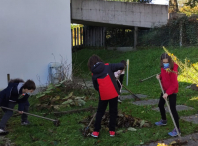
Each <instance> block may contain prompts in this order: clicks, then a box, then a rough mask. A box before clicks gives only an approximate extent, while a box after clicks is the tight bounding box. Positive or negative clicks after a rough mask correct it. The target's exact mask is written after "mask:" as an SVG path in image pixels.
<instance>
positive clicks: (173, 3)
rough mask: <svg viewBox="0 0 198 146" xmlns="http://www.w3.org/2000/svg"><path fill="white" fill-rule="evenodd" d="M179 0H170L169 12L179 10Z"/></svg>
mask: <svg viewBox="0 0 198 146" xmlns="http://www.w3.org/2000/svg"><path fill="white" fill-rule="evenodd" d="M178 11H179V9H178V3H177V0H169V13H173V12H178Z"/></svg>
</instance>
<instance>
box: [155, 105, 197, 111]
mask: <svg viewBox="0 0 198 146" xmlns="http://www.w3.org/2000/svg"><path fill="white" fill-rule="evenodd" d="M176 109H177V111H185V110H193V109H194V108H192V107H188V106H185V105H177V106H176ZM153 110H156V111H159V108H158V107H156V108H153ZM165 110H166V112H169V111H168V107H165Z"/></svg>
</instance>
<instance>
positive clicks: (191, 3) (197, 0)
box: [185, 0, 198, 8]
mask: <svg viewBox="0 0 198 146" xmlns="http://www.w3.org/2000/svg"><path fill="white" fill-rule="evenodd" d="M185 4H186V6H190V7H191V8H194V7H196V6H197V5H198V0H189V1H188V2H187V3H185Z"/></svg>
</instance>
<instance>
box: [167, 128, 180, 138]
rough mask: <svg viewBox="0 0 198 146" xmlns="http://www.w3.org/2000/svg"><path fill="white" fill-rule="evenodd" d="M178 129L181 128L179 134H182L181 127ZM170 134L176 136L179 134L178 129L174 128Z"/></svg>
mask: <svg viewBox="0 0 198 146" xmlns="http://www.w3.org/2000/svg"><path fill="white" fill-rule="evenodd" d="M178 130H179V134H180V135H181V132H180V129H178ZM168 135H170V136H172V137H175V136H178V133H177V131H176V129H175V128H174V129H173V131H172V132H169V133H168Z"/></svg>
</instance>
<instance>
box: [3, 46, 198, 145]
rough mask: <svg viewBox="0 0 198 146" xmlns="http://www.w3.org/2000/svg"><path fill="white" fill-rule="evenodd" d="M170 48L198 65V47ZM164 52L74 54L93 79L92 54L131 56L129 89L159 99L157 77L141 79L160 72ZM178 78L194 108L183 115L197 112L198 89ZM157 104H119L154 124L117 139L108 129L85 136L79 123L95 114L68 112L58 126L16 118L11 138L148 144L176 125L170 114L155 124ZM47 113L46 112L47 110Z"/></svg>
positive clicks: (113, 58) (112, 59)
mask: <svg viewBox="0 0 198 146" xmlns="http://www.w3.org/2000/svg"><path fill="white" fill-rule="evenodd" d="M167 49H168V50H169V51H170V52H172V53H173V54H174V55H176V56H177V57H178V58H179V59H181V60H183V59H185V58H186V57H187V58H189V59H190V60H191V62H193V63H195V64H198V56H197V54H198V48H194V47H188V48H177V49H175V48H167ZM161 53H163V49H162V48H152V49H142V50H138V51H134V52H126V53H121V52H116V51H107V50H102V49H100V50H91V49H83V50H81V51H78V52H76V53H73V65H74V66H75V67H78V68H80V69H81V73H83V75H84V76H85V77H87V79H89V80H91V74H90V72H89V71H88V68H87V61H88V58H89V57H90V56H91V55H92V54H97V55H99V56H100V57H101V58H102V59H103V60H104V61H105V62H109V63H116V62H120V61H121V60H122V59H129V60H130V67H129V69H130V70H129V86H128V88H129V89H130V90H131V91H132V92H134V93H141V94H146V95H148V98H147V99H158V98H159V95H160V92H161V91H160V86H159V83H158V81H157V79H156V78H155V77H153V78H151V79H149V80H147V81H144V82H140V80H141V79H144V78H147V77H149V76H151V75H153V74H156V73H159V72H160V68H159V62H160V60H159V59H160V55H161ZM76 75H78V74H76ZM178 80H179V93H178V98H177V104H183V105H187V106H190V107H193V108H194V110H191V111H182V112H179V116H180V117H181V116H188V115H193V114H195V113H197V111H198V101H191V100H189V99H190V98H192V97H196V96H198V92H197V91H192V90H190V89H185V87H186V86H188V85H190V84H191V82H190V81H189V80H187V79H185V78H182V76H181V75H180V76H179V77H178ZM124 84H125V83H124ZM95 93H96V92H95ZM96 98H98V95H96ZM32 103H33V102H32ZM90 105H93V106H97V100H96V101H93V100H92V101H88V102H87V103H86V105H85V106H84V107H88V106H90ZM153 107H157V105H155V106H136V105H133V104H131V100H125V101H123V102H122V104H119V109H120V110H122V111H123V112H125V113H126V114H130V115H132V116H134V117H137V118H141V119H144V120H147V121H149V122H150V123H152V127H150V128H141V129H140V128H138V129H137V131H136V132H129V131H128V132H126V133H123V134H120V135H118V136H116V137H113V138H111V137H109V134H108V131H105V130H101V132H100V137H99V138H98V139H94V138H91V137H88V138H84V137H83V136H82V134H81V132H80V129H81V128H82V127H83V126H82V125H81V124H79V123H78V122H79V121H80V120H81V119H83V118H84V117H85V116H87V115H91V114H92V113H90V112H82V113H75V114H68V115H63V116H61V117H58V118H59V120H60V121H61V125H60V126H59V127H55V126H54V125H53V123H52V122H51V121H47V120H43V119H39V118H36V117H30V116H29V121H30V122H31V123H32V124H31V125H30V126H27V127H22V126H20V118H19V117H12V118H11V119H10V120H9V122H8V124H9V126H8V130H9V131H10V134H9V135H8V136H7V137H8V138H10V139H11V140H12V141H13V142H15V144H16V145H19V146H24V145H25V146H28V145H31V146H39V145H42V146H45V145H46V146H48V145H58V146H65V145H68V146H79V145H81V146H90V145H97V146H109V145H112V146H126V145H127V146H132V145H139V144H142V143H148V142H151V141H157V140H162V139H167V138H169V136H168V135H167V133H168V132H170V131H171V130H172V129H173V128H174V126H173V123H172V121H171V118H170V116H169V114H167V118H168V125H167V126H164V127H157V126H154V125H153V123H154V122H156V121H158V120H160V113H159V112H156V111H153V110H152V108H153ZM77 108H80V107H75V109H77ZM71 109H74V108H66V109H64V110H71ZM30 112H31V113H35V114H39V115H41V113H40V112H38V111H36V110H35V111H32V110H31V111H30ZM44 112H45V111H43V113H44ZM47 117H50V118H56V117H54V116H53V115H48V116H47ZM180 127H181V131H182V136H184V135H187V134H190V133H193V132H195V131H197V130H198V125H196V124H192V123H189V122H185V121H182V120H180Z"/></svg>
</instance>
